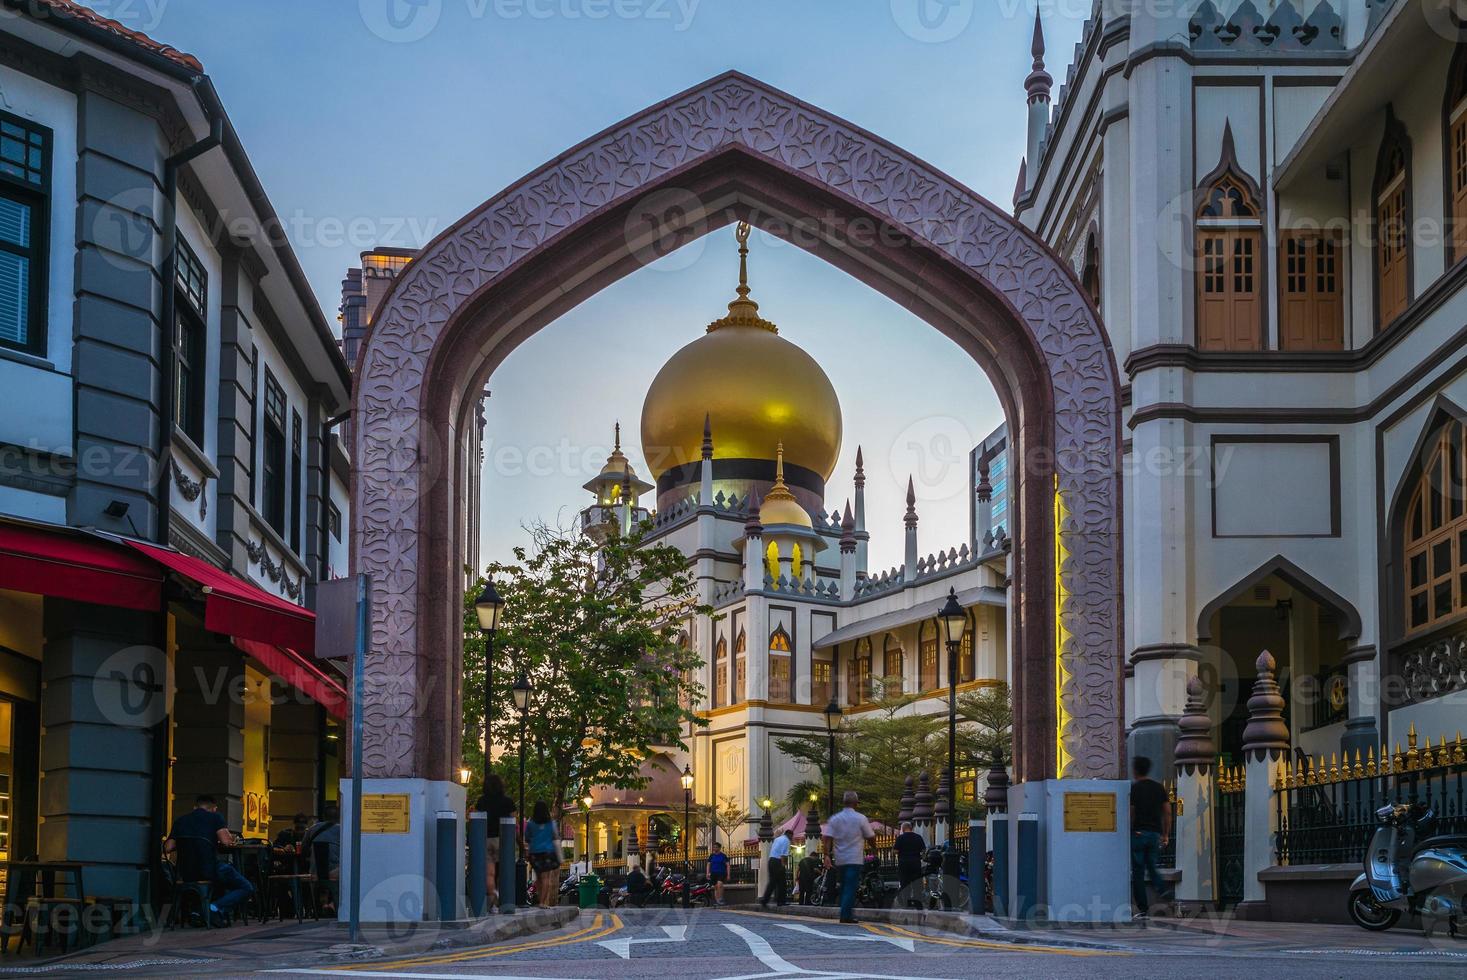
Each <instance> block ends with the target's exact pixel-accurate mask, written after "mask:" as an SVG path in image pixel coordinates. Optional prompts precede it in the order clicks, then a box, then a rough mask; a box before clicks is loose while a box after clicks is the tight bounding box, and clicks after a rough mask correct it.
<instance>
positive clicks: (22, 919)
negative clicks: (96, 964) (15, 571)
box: [0, 861, 87, 954]
mask: <svg viewBox="0 0 1467 980" xmlns="http://www.w3.org/2000/svg"><path fill="white" fill-rule="evenodd" d="M85 895H86V892H85V890H84V888H83V885H82V867H81V865H80V864H75V863H72V862H65V861H58V862H42V861H12V862H11V863H10V864H9V866H8V868H7V873H6V883H5V909H4V914H3V916H0V953H6V952H9V949H10V937H11V936H13V935H19V937H20V941H19V942H18V943H17V944H16V947H15V949H16V952H17V953H19V952H20V950H22V949H23V948H25V944H26V940H30V943H31V951H32V952H33V953H36V954H39V953H40V952H41V950H42V949H43V948H44V947H46V946H47V945H50V943H49V942H48V940H50V939H51V938H52V937H53V936H59V946H60V948H61V950H62V952H66V951H68V950H70V949H71V946H72V943H73V941H74V942H75V943H76V945H77V946H78V948H80V946H81V939H82V928H81V925H82V911H83V909H84V908H85V906H86V904H87V903H86V898H85V897H84V896H85Z"/></svg>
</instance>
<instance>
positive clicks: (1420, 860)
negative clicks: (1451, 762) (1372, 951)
mask: <svg viewBox="0 0 1467 980" xmlns="http://www.w3.org/2000/svg"><path fill="white" fill-rule="evenodd" d="M1433 816H1434V814H1433V813H1432V811H1431V809H1430V808H1429V807H1428V806H1426V804H1424V803H1392V804H1387V805H1386V806H1383V807H1381V808H1380V809H1379V810H1376V811H1375V820H1376V824H1377V826H1376V830H1375V833H1374V835H1373V836H1372V837H1371V839H1370V844H1369V846H1368V847H1367V848H1366V851H1365V871H1364V872H1363V873H1362V874H1361V875H1360V876H1359V877H1357V878H1356V879H1355V881H1354V882H1353V883H1352V884H1351V885H1350V895H1349V911H1350V919H1351V920H1352V921H1353V922H1354V923H1355V924H1356V925H1357V926H1359V927H1360V928H1362V929H1368V930H1370V931H1371V932H1382V931H1384V930H1386V929H1389V928H1391V927H1392V926H1394V925H1395V924H1396V923H1397V922H1398V921H1399V920H1400V918H1401V914H1402V913H1403V912H1408V913H1411V914H1413V915H1419V916H1421V928H1422V931H1423V932H1425V933H1426V935H1428V936H1430V935H1431V934H1432V933H1433V932H1435V931H1436V928H1437V926H1438V925H1440V924H1441V923H1443V922H1445V923H1446V924H1447V928H1448V929H1449V930H1450V932H1451V934H1452V935H1453V936H1456V935H1457V934H1458V931H1459V929H1460V928H1461V927H1462V926H1463V925H1464V924H1467V834H1454V835H1444V836H1438V837H1430V838H1427V839H1425V840H1422V841H1420V842H1419V843H1418V840H1417V838H1418V836H1419V834H1420V831H1421V830H1422V829H1423V828H1424V827H1425V826H1426V825H1427V824H1429V823H1431V821H1432V819H1433Z"/></svg>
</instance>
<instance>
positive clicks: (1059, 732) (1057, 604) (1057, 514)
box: [1054, 474, 1070, 777]
mask: <svg viewBox="0 0 1467 980" xmlns="http://www.w3.org/2000/svg"><path fill="white" fill-rule="evenodd" d="M1066 513H1067V512H1066V510H1065V502H1064V498H1063V497H1061V496H1060V492H1059V475H1058V474H1056V475H1055V478H1054V721H1055V725H1054V737H1055V754H1054V758H1055V775H1056V776H1060V777H1063V776H1064V774H1065V770H1066V769H1068V768H1069V765H1070V756H1069V753H1068V752H1066V751H1065V729H1066V728H1068V727H1069V721H1070V719H1069V716H1068V714H1067V713H1066V712H1065V694H1064V692H1065V685H1066V683H1067V682H1068V680H1069V676H1070V675H1069V671H1068V670H1066V669H1065V660H1064V649H1065V641H1066V640H1067V639H1068V634H1067V633H1066V632H1065V621H1064V617H1063V615H1062V613H1063V612H1064V608H1065V598H1066V595H1065V579H1064V575H1063V574H1061V570H1062V569H1063V568H1064V566H1065V539H1064V535H1063V534H1062V533H1061V532H1062V529H1063V528H1064V525H1065V514H1066Z"/></svg>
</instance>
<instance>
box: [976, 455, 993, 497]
mask: <svg viewBox="0 0 1467 980" xmlns="http://www.w3.org/2000/svg"><path fill="white" fill-rule="evenodd" d="M975 489H976V490H977V492H978V501H979V502H980V503H981V502H983V501H985V500H992V499H993V484H992V483H989V482H988V460H987V459H980V460H978V486H977V487H976V488H975Z"/></svg>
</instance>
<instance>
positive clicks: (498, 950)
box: [274, 913, 622, 976]
mask: <svg viewBox="0 0 1467 980" xmlns="http://www.w3.org/2000/svg"><path fill="white" fill-rule="evenodd" d="M605 921H606V917H605V916H604V915H602V914H600V913H597V915H596V918H594V919H592V920H591V924H590V925H589V926H587V927H586V928H584V929H578V930H576V931H575V932H572V933H567V934H566V935H564V936H552V937H550V938H548V939H537V940H534V941H532V942H527V943H517V944H515V945H512V946H492V947H488V948H480V949H468V950H460V951H459V952H457V953H443V954H440V955H437V956H412V957H405V958H403V959H400V960H388V961H382V962H374V963H365V964H362V965H361V966H354V965H353V966H338V967H331V968H330V969H332V970H333V971H335V972H338V973H340V972H349V973H353V974H362V975H367V976H370V975H371V974H372V972H374V971H380V970H382V969H384V968H387V969H395V968H398V967H413V966H437V965H441V964H444V963H463V962H465V961H468V960H481V959H492V958H493V957H496V956H509V955H510V954H512V953H524V952H531V951H533V950H537V949H550V948H552V947H555V946H567V945H571V944H573V943H582V942H589V941H591V940H595V939H601V938H602V937H604V936H609V935H611V934H612V933H614V932H616V931H618V930H619V929H621V928H622V921H621V919H620V918H619V917H618V916H615V915H613V916H612V917H611V924H610V925H605ZM274 972H277V973H289V972H291V971H289V970H277V971H274Z"/></svg>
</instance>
